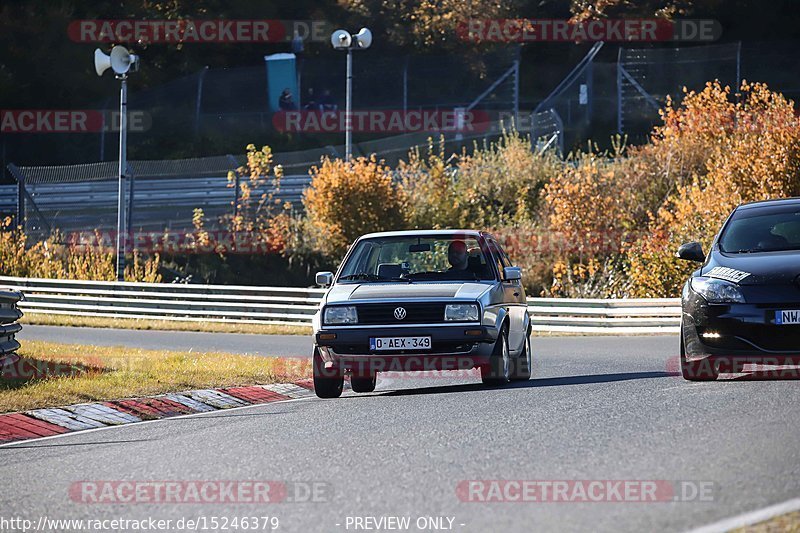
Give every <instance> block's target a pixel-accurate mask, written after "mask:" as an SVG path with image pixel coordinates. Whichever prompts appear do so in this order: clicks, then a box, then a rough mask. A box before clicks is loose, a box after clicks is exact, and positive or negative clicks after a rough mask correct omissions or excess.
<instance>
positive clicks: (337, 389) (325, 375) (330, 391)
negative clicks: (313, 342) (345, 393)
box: [312, 348, 344, 398]
mask: <svg viewBox="0 0 800 533" xmlns="http://www.w3.org/2000/svg"><path fill="white" fill-rule="evenodd" d="M312 363H313V364H312V366H313V373H314V393H316V395H317V396H318V397H319V398H338V397H339V396H341V395H342V389H344V373H343V372H342V371H341V369H339V368H336V367H333V368H325V362H324V361H323V360H322V355H320V353H319V350H318V349H317V348H314V357H313V362H312Z"/></svg>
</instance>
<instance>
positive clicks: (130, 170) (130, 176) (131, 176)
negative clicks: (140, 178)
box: [125, 163, 136, 251]
mask: <svg viewBox="0 0 800 533" xmlns="http://www.w3.org/2000/svg"><path fill="white" fill-rule="evenodd" d="M125 168H126V172H125V173H126V174H127V175H128V181H129V182H130V188H129V190H128V193H129V196H128V221H127V224H126V225H127V229H128V242H131V243H132V242H133V191H134V184H135V182H136V175H135V174H134V173H133V168H132V167H131V165H130V163H128V164H127V165H126V167H125ZM131 251H133V244H131Z"/></svg>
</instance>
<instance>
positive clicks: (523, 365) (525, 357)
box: [511, 332, 533, 381]
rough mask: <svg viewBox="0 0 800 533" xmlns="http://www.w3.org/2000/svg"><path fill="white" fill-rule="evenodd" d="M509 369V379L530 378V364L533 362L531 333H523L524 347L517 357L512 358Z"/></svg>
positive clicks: (521, 379)
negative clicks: (511, 364)
mask: <svg viewBox="0 0 800 533" xmlns="http://www.w3.org/2000/svg"><path fill="white" fill-rule="evenodd" d="M512 362H513V367H512V369H511V381H528V380H529V379H531V365H532V364H533V349H532V348H531V334H530V332H528V333H527V334H526V335H525V348H524V350H523V352H522V354H520V356H519V357H517V358H516V359H514V360H513V361H512Z"/></svg>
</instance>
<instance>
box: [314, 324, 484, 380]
mask: <svg viewBox="0 0 800 533" xmlns="http://www.w3.org/2000/svg"><path fill="white" fill-rule="evenodd" d="M478 331H479V332H480V333H479V334H468V333H467V332H474V333H477V332H478ZM332 334H335V335H336V338H335V339H330V338H328V337H327V336H329V335H332ZM498 334H499V332H498V331H497V330H496V329H494V328H492V327H488V326H482V325H469V324H459V325H442V326H419V327H404V328H392V327H381V328H358V327H348V328H326V329H321V330H320V331H318V332H317V333H316V334H315V335H314V341H315V343H316V345H317V347H318V348H319V350H320V354H321V356H322V360H323V361H324V362H325V363H326V364H327V365H328V366H336V367H339V368H342V369H345V370H351V371H353V372H354V373H356V372H358V373H374V372H388V371H398V372H404V371H405V372H416V371H422V370H464V369H468V368H474V367H476V366H481V365H485V364H488V363H489V357H490V356H491V354H492V350H493V348H494V344H495V342H496V341H497V336H498ZM409 336H414V337H431V349H430V350H426V351H412V350H392V351H380V352H376V351H374V350H371V349H370V338H373V337H409Z"/></svg>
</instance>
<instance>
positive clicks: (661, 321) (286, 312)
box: [0, 276, 681, 334]
mask: <svg viewBox="0 0 800 533" xmlns="http://www.w3.org/2000/svg"><path fill="white" fill-rule="evenodd" d="M0 288H9V289H12V290H16V291H20V292H22V293H23V294H24V295H25V299H24V300H23V301H21V302H19V304H18V305H19V307H20V309H21V310H22V311H24V312H25V313H26V314H47V315H69V316H94V317H108V318H138V319H155V320H174V321H184V322H228V323H249V324H277V325H301V326H302V325H310V323H311V317H312V316H313V315H314V313H315V312H316V309H317V306H318V304H319V301H320V299H321V298H322V295H323V294H324V293H325V289H299V288H292V287H250V286H241V285H184V284H170V283H131V282H112V281H81V280H64V279H38V278H16V277H8V276H0ZM528 306H529V307H528V309H529V313H530V316H531V321H532V323H533V329H534V331H538V332H564V333H614V334H636V333H675V332H678V330H679V325H680V316H681V310H680V300H679V299H677V298H660V299H649V298H648V299H616V300H613V299H612V300H601V299H572V298H529V299H528Z"/></svg>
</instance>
